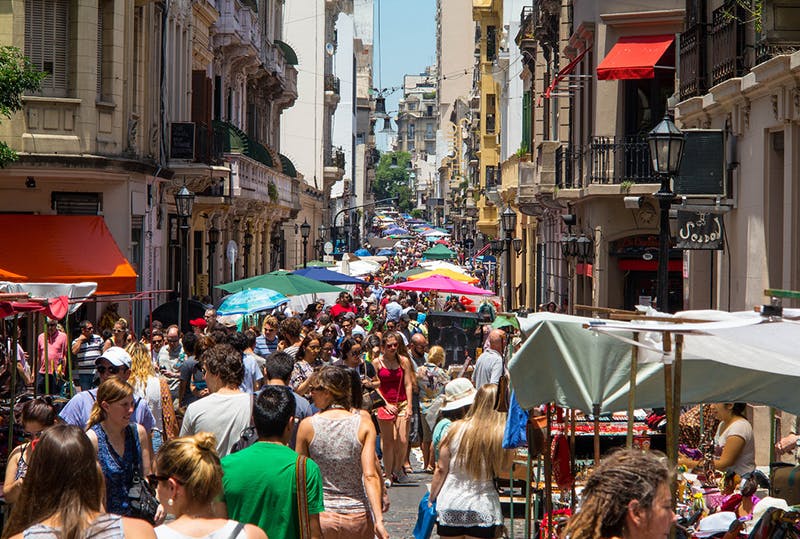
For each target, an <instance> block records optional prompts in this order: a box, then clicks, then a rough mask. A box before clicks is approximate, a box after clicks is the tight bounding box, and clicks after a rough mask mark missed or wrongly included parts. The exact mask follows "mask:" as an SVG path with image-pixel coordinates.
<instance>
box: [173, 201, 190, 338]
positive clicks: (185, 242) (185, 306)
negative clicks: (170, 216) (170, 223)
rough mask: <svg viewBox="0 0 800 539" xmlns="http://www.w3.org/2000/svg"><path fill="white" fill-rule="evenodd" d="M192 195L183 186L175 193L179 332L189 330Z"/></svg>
mask: <svg viewBox="0 0 800 539" xmlns="http://www.w3.org/2000/svg"><path fill="white" fill-rule="evenodd" d="M192 206H194V193H192V192H191V191H189V189H187V188H186V186H185V185H184V186H183V187H181V188H180V190H179V191H178V192H177V193H175V209H176V210H177V212H178V218H179V219H180V229H181V282H180V301H179V302H178V325H179V326H180V328H181V331H188V330H189V218H190V217H191V216H192Z"/></svg>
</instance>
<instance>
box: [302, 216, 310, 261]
mask: <svg viewBox="0 0 800 539" xmlns="http://www.w3.org/2000/svg"><path fill="white" fill-rule="evenodd" d="M310 233H311V225H309V224H308V219H303V224H302V225H300V235H301V236H302V237H303V269H305V268H306V266H307V264H308V235H309V234H310Z"/></svg>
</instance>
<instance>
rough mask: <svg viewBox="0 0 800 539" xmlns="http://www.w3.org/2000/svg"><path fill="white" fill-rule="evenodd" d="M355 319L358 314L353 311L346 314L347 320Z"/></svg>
mask: <svg viewBox="0 0 800 539" xmlns="http://www.w3.org/2000/svg"><path fill="white" fill-rule="evenodd" d="M355 317H356V313H354V312H353V311H348V312H346V313H344V318H345V320H353V319H355Z"/></svg>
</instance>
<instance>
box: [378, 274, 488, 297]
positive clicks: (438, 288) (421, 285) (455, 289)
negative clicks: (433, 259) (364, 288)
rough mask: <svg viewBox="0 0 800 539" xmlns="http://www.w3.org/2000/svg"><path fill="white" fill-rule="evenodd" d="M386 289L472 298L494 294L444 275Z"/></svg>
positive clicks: (394, 285)
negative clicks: (468, 296) (440, 293)
mask: <svg viewBox="0 0 800 539" xmlns="http://www.w3.org/2000/svg"><path fill="white" fill-rule="evenodd" d="M386 288H392V289H394V290H416V291H417V292H430V291H435V292H443V293H445V294H466V295H472V296H491V295H493V294H494V292H490V291H489V290H484V289H483V288H478V287H477V286H472V285H471V284H467V283H462V282H460V281H456V280H455V279H451V278H450V277H445V276H444V275H432V276H430V277H426V278H424V279H419V280H417V281H406V282H404V283H397V284H393V285H389V286H387V287H386Z"/></svg>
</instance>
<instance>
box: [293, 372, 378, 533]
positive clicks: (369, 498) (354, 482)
mask: <svg viewBox="0 0 800 539" xmlns="http://www.w3.org/2000/svg"><path fill="white" fill-rule="evenodd" d="M311 384H312V386H311V387H312V389H311V395H312V398H313V400H314V406H316V407H317V408H318V409H319V410H320V412H319V413H317V414H315V415H313V416H311V417H310V418H307V419H305V420H304V421H303V422H302V423H301V424H300V428H299V429H298V435H297V451H298V452H299V453H300V454H301V455H306V456H308V457H311V458H312V459H314V462H316V463H317V464H318V465H319V467H320V471H321V472H322V480H323V483H322V484H323V496H324V503H325V511H324V512H323V513H321V514H320V527H321V529H322V536H323V537H324V538H325V539H372V538H373V537H378V538H379V539H385V538H388V534H387V532H386V529H385V528H384V525H383V512H382V507H381V486H382V485H381V477H380V475H379V472H378V469H379V468H378V465H377V457H376V455H375V437H376V433H375V427H374V426H373V424H372V420H371V418H370V416H369V414H368V413H367V412H362V411H361V410H360V407H359V408H356V407H354V405H353V400H352V398H351V387H352V385H353V384H352V378H351V376H350V371H349V370H348V369H346V368H341V367H334V366H330V367H323V368H322V369H321V370H320V371H318V372H317V373H315V374H314V375H313V376H312V378H311ZM358 387H359V397H360V383H359V385H358Z"/></svg>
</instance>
